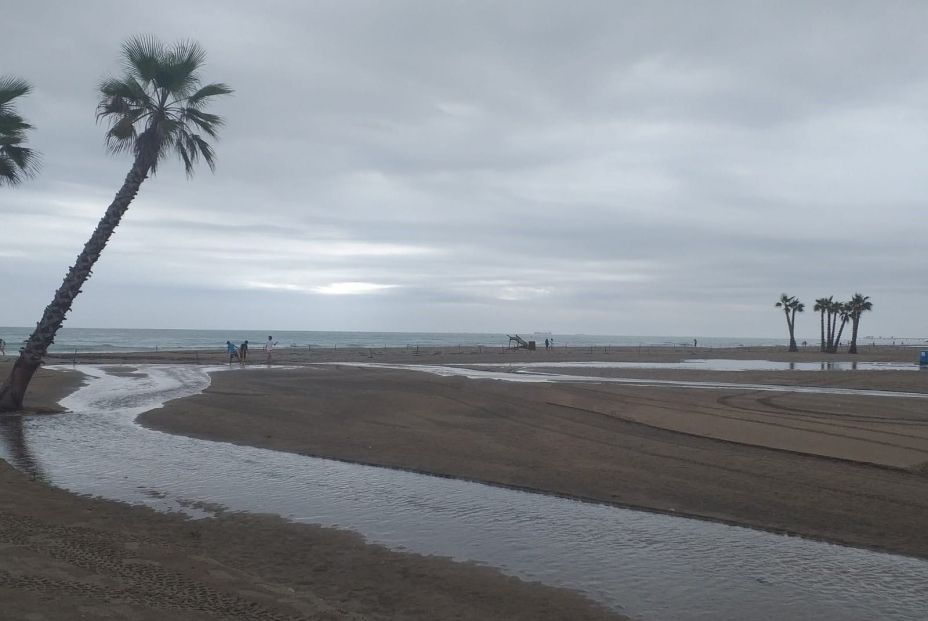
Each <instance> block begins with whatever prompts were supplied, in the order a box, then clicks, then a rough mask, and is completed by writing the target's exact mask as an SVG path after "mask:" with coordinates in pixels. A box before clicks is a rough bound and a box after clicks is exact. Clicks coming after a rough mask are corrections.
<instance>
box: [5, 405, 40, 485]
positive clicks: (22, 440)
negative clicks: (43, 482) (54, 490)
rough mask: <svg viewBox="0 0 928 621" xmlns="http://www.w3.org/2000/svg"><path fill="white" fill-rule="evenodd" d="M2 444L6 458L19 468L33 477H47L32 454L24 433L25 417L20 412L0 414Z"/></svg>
mask: <svg viewBox="0 0 928 621" xmlns="http://www.w3.org/2000/svg"><path fill="white" fill-rule="evenodd" d="M0 445H2V446H3V451H2V452H0V455H3V457H4V459H6V461H8V462H9V463H10V464H12V465H13V466H14V467H15V468H16V469H17V470H21V471H22V472H25V473H26V474H28V475H30V476H31V477H33V478H40V479H45V478H46V477H45V474H44V473H43V472H42V471H41V469H40V468H39V463H38V462H37V461H36V459H35V457H33V456H32V453H31V451H30V450H29V444H28V443H27V442H26V436H25V434H24V433H23V417H22V416H21V415H19V414H0Z"/></svg>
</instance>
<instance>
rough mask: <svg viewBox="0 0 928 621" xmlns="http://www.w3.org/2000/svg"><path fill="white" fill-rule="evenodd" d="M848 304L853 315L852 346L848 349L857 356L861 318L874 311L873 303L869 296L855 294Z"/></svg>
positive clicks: (848, 351)
mask: <svg viewBox="0 0 928 621" xmlns="http://www.w3.org/2000/svg"><path fill="white" fill-rule="evenodd" d="M847 304H848V309H849V311H850V315H851V346H850V347H848V350H847V353H849V354H856V353H857V328H858V327H860V316H861V315H862V314H864V313H865V312H867V311H870V310H873V302H871V301H870V296H869V295H861V294H859V293H855V294H854V297H852V298H851V301H850V302H848V303H847Z"/></svg>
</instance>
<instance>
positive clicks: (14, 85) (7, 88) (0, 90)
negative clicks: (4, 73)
mask: <svg viewBox="0 0 928 621" xmlns="http://www.w3.org/2000/svg"><path fill="white" fill-rule="evenodd" d="M31 91H32V87H31V86H29V83H28V82H26V81H25V80H22V79H20V78H13V77H0V106H3V105H5V104H8V103H9V102H11V101H13V100H14V99H16V98H17V97H22V96H23V95H26V94H28V93H29V92H31Z"/></svg>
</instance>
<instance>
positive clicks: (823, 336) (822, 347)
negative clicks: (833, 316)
mask: <svg viewBox="0 0 928 621" xmlns="http://www.w3.org/2000/svg"><path fill="white" fill-rule="evenodd" d="M819 315H820V316H821V322H820V323H821V328H822V340H821V344H820V345H819V347H818V349H819V351H825V309H822V311H821V313H819Z"/></svg>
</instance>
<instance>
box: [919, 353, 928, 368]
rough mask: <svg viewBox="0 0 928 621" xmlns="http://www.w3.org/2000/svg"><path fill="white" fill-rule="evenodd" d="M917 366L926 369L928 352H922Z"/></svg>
mask: <svg viewBox="0 0 928 621" xmlns="http://www.w3.org/2000/svg"><path fill="white" fill-rule="evenodd" d="M918 366H920V367H928V351H923V352H922V353H921V354H919V356H918Z"/></svg>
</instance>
